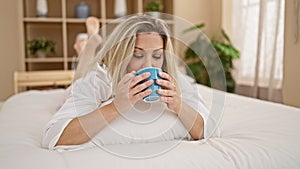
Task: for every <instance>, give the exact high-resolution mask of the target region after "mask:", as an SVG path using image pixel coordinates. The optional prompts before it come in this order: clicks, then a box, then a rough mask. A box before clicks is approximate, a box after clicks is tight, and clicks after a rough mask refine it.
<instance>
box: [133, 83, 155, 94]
mask: <svg viewBox="0 0 300 169" xmlns="http://www.w3.org/2000/svg"><path fill="white" fill-rule="evenodd" d="M153 83H154V81H153V80H152V79H151V80H148V81H146V82H144V83H141V84H138V85H136V86H135V87H134V88H132V89H131V91H130V93H131V94H132V95H136V94H138V93H140V92H141V91H143V90H144V89H146V88H147V87H149V86H151V85H152V84H153Z"/></svg>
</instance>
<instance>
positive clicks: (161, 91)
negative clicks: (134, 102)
mask: <svg viewBox="0 0 300 169" xmlns="http://www.w3.org/2000/svg"><path fill="white" fill-rule="evenodd" d="M157 92H158V94H160V95H161V96H166V97H173V96H176V95H177V93H176V91H174V90H165V89H158V90H157Z"/></svg>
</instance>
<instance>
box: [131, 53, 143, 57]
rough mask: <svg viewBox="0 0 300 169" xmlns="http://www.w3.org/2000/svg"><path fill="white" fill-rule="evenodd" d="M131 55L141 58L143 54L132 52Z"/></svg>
mask: <svg viewBox="0 0 300 169" xmlns="http://www.w3.org/2000/svg"><path fill="white" fill-rule="evenodd" d="M133 57H135V58H142V57H143V55H142V54H138V53H134V54H133Z"/></svg>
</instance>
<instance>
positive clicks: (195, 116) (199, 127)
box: [177, 102, 204, 140]
mask: <svg viewBox="0 0 300 169" xmlns="http://www.w3.org/2000/svg"><path fill="white" fill-rule="evenodd" d="M177 114H178V117H179V119H180V121H181V122H182V123H183V125H184V126H185V128H186V129H187V130H188V131H189V133H190V135H191V136H192V138H193V139H194V140H199V139H202V138H203V133H204V132H203V130H204V121H203V118H202V117H201V115H200V114H199V113H198V112H197V111H195V110H194V109H193V108H191V107H190V106H188V105H187V104H185V103H184V102H183V103H182V109H181V112H180V113H177Z"/></svg>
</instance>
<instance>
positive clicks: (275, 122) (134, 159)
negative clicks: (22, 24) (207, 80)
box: [0, 85, 300, 169]
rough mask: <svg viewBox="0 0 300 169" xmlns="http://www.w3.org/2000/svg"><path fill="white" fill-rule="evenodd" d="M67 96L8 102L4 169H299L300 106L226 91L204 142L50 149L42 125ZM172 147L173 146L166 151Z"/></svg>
mask: <svg viewBox="0 0 300 169" xmlns="http://www.w3.org/2000/svg"><path fill="white" fill-rule="evenodd" d="M197 90H198V91H199V92H200V93H201V95H202V97H203V99H204V101H205V104H207V106H208V108H209V109H211V108H212V105H213V104H212V96H213V95H212V93H213V92H214V90H213V89H210V88H208V87H205V86H202V85H197ZM64 94H65V90H64V89H55V90H48V91H26V92H23V93H20V94H17V95H14V96H12V97H11V98H9V99H8V100H7V101H6V102H5V103H4V105H3V107H2V110H1V112H0V136H1V137H0V168H1V169H2V168H3V169H18V168H22V169H41V168H43V169H48V168H49V169H67V168H70V169H83V168H88V169H94V168H95V169H99V168H105V169H110V168H114V169H116V168H118V169H121V168H130V169H134V168H138V169H140V168H156V169H159V168H163V169H168V168H170V169H174V168H185V169H189V168H193V169H194V168H209V169H215V168H226V169H231V168H232V169H235V168H236V169H247V168H255V169H259V168H262V169H269V168H270V169H277V168H278V169H286V168H288V169H298V168H300V131H299V128H300V123H299V121H300V109H298V108H294V107H290V106H286V105H282V104H277V103H271V102H267V101H262V100H257V99H253V98H248V97H244V96H239V95H236V94H228V93H224V94H225V102H224V114H223V117H222V121H221V123H220V125H219V130H218V132H217V134H215V135H214V136H213V137H211V138H210V139H208V140H207V141H206V142H200V141H180V142H178V141H176V143H175V141H169V142H156V143H147V144H146V143H143V144H122V145H108V146H106V147H102V148H101V147H96V148H92V149H85V150H78V151H62V152H61V151H49V150H46V149H43V148H41V142H42V133H43V128H44V126H45V124H46V123H47V122H48V121H49V119H50V118H51V116H52V115H53V113H54V112H56V110H57V109H58V108H59V106H61V104H62V102H63V100H62V99H63V95H64ZM170 145H175V146H173V147H172V148H170V149H166V147H169V146H170ZM108 150H111V151H108ZM112 152H114V153H112ZM157 152H160V153H157ZM120 154H121V155H120Z"/></svg>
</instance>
